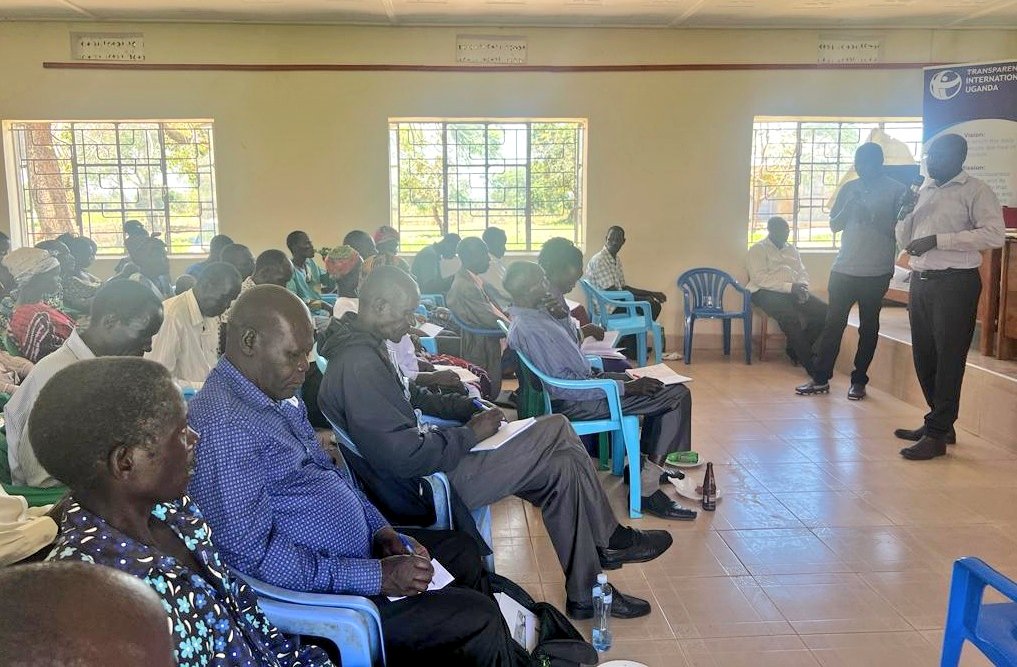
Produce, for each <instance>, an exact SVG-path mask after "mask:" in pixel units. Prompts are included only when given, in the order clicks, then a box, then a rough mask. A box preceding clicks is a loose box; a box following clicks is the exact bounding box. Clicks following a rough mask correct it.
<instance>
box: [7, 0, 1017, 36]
mask: <svg viewBox="0 0 1017 667" xmlns="http://www.w3.org/2000/svg"><path fill="white" fill-rule="evenodd" d="M0 20H94V21H223V22H252V23H337V24H338V23H367V24H389V25H458V26H461V25H481V26H483V25H487V26H493V25H523V26H525V25H548V26H619V27H621V26H647V27H676V28H677V27H682V28H686V27H687V28H737V27H761V28H763V27H769V28H772V27H782V28H996V29H1000V28H1017V0H0Z"/></svg>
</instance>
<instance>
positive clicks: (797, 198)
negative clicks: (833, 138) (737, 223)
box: [747, 116, 923, 254]
mask: <svg viewBox="0 0 1017 667" xmlns="http://www.w3.org/2000/svg"><path fill="white" fill-rule="evenodd" d="M922 122H923V121H922V118H921V117H920V116H754V117H753V119H752V147H751V152H750V158H749V211H748V216H747V217H748V225H747V237H748V247H752V245H753V244H754V243H756V242H758V241H759V238H754V237H753V236H754V234H758V233H759V229H758V227H759V223H758V220H757V219H758V218H759V213H758V211H756V210H754V205H755V196H756V187H757V185H756V180H757V179H756V173H757V165H759V164H761V163H762V159H761V158H757V156H756V146H757V132H758V130H759V126H760V125H762V124H765V123H788V124H790V123H794V124H795V130H794V131H795V133H796V142H795V153H794V155H793V161H794V171H793V174H794V182H793V184H792V186H791V187H792V192H793V194H792V196H791V199H790V201H791V203H792V207H793V210H792V213H791V214H784V213H773V215H781V216H782V217H785V218H787V220H788V223H789V224H790V226H791V240H792V243H794V245H795V247H796V248H798V250H799V251H800V252H802V253H815V254H831V253H837V252H839V251H840V235H839V234H837V233H833V232H832V231H831V232H830V233H831V235H832V238H831V241H830V243H829V245H825V246H817V245H814V242H812V241H805V242H803V241H801V234H800V230H801V229H803V226H804V228H807V229H808V230H809V231H814V230H815V229H816V226H815V225H814V224H813V223H811V222H809V221H801V220H799V213H800V212H801V211H802V209H803V208H804V207H802V206H801V203H802V201H803V198H802V196H801V194H800V188H801V187H802V180H803V179H802V173H803V172H802V166H803V160H802V146H803V143H802V138H801V136H802V126H803V125H805V124H829V125H835V126H843V125H846V124H852V123H854V124H865V125H875V126H876V128H870V129H869V131H870V132H871V130H872V129H877V128H878V129H883V130H885V127H886V125H891V124H900V125H908V126H912V127H911V128H909V129H912V130H914V129H917V132H918V136H917V141H915V142H912V141H903V140H900V141H902V142H903V143H906V144H911V143H915V144H916V145H917V149H918V150H917V152H915V151H912V155H913V156H914V157H915V159H916V162H917V161H920V159H921V150H922V138H921V137H922ZM915 125H917V128H914V127H913V126H915ZM831 129H832V128H831ZM838 130H840V131H842V130H843V128H842V127H838ZM863 142H864V139H863ZM812 145H816V144H815V142H813V143H812ZM847 145H848V144H845V143H844V142H843V140H842V139H841V138H840V137H839V138H838V142H837V146H838V153H841V154H842V153H843V148H844V147H845V146H847ZM858 145H861V144H858ZM852 153H853V149H852ZM819 164H822V163H820V162H809V163H807V165H809V166H810V172H809V176H810V178H811V177H812V176H813V175H815V174H816V173H823V170H820V171H818V172H817V170H816V169H815V166H816V165H819ZM845 165H846V167H847V168H846V169H842V167H844V166H845ZM852 166H853V158H852V159H849V161H848V162H841V163H838V170H837V180H838V183H839V182H840V179H842V178H843V177H844V175H845V174H846V173H847V171H848V170H849V169H850V168H851V167H852ZM828 199H829V198H828ZM776 201H780V200H776ZM785 201H786V199H785ZM807 208H808V209H810V210H815V209H816V208H817V207H807ZM818 208H819V209H820V210H822V211H824V212H825V213H826V214H827V215H829V209H828V208H827V206H826V204H825V203H824V204H823V205H822V206H821V207H818ZM820 229H822V228H820ZM803 243H806V244H807V245H803Z"/></svg>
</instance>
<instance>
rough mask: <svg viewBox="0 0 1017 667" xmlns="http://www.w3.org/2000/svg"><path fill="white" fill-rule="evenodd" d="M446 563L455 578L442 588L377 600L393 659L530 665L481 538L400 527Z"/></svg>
mask: <svg viewBox="0 0 1017 667" xmlns="http://www.w3.org/2000/svg"><path fill="white" fill-rule="evenodd" d="M399 532H401V533H405V534H406V535H411V536H412V537H413V538H414V539H416V540H417V541H418V542H420V543H421V544H422V545H424V547H425V548H426V549H427V550H428V551H429V552H430V553H431V557H432V558H434V559H436V560H437V561H438V562H439V563H441V564H442V565H444V566H445V569H447V570H448V571H449V573H450V574H452V576H453V577H455V581H454V582H453V583H452V584H450V585H448V586H446V587H445V588H443V589H441V590H440V591H428V592H426V593H424V594H422V595H416V596H412V597H407V598H403V599H402V600H398V601H396V602H391V601H389V599H388V598H387V597H385V596H383V595H379V596H374V597H372V598H371V599H372V600H374V603H375V604H377V605H378V611H379V613H380V614H381V624H382V629H383V634H384V641H385V653H386V656H387V658H388V664H389V665H392V666H395V667H397V666H399V665H457V666H462V667H466V666H467V665H470V666H473V665H504V666H509V667H512V666H515V665H519V666H522V665H525V664H527V663H526V662H525V658H526V655H525V651H520V647H519V645H518V644H516V643H515V641H513V639H512V637H511V636H510V635H509V630H508V627H507V626H506V625H505V621H504V620H503V619H502V616H501V612H500V611H499V610H498V604H497V603H496V602H495V601H494V598H492V597H491V588H490V584H489V582H488V580H487V575H486V574H485V573H484V570H483V567H482V566H481V561H480V553H479V552H478V551H477V545H476V543H475V542H474V541H473V540H472V539H471V538H470V537H468V536H467V535H465V534H463V533H458V532H454V531H448V530H422V529H406V528H400V529H399Z"/></svg>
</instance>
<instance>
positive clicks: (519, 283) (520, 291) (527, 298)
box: [502, 261, 548, 308]
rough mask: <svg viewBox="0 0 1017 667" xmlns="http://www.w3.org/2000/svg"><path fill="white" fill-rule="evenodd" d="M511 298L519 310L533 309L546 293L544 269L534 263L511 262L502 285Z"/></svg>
mask: <svg viewBox="0 0 1017 667" xmlns="http://www.w3.org/2000/svg"><path fill="white" fill-rule="evenodd" d="M502 284H503V285H504V286H505V291H506V292H508V293H509V295H511V296H512V302H513V303H514V304H515V305H517V306H519V307H521V308H535V307H536V306H537V304H539V303H540V300H541V299H542V298H543V296H544V295H545V294H546V293H547V287H548V285H547V283H546V281H545V276H544V269H542V268H540V265H539V264H536V263H535V262H525V261H520V262H513V263H512V264H510V265H509V267H508V270H507V271H506V272H505V280H504V281H503V283H502Z"/></svg>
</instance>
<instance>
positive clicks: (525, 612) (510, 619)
mask: <svg viewBox="0 0 1017 667" xmlns="http://www.w3.org/2000/svg"><path fill="white" fill-rule="evenodd" d="M494 599H495V601H496V602H497V603H498V609H499V610H501V615H502V618H504V619H505V624H506V625H508V627H509V632H510V633H511V634H512V639H514V640H516V642H518V643H519V645H520V646H522V647H523V648H525V649H526V651H527V652H529V653H532V652H533V649H535V648H537V635H538V633H539V631H540V621H539V620H538V619H537V615H536V614H534V613H533V612H532V611H530V610H529V609H527V608H526V607H524V606H523V605H521V604H519V603H518V602H516V601H515V600H513V599H512V598H510V597H509V596H508V595H507V594H506V593H495V594H494Z"/></svg>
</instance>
